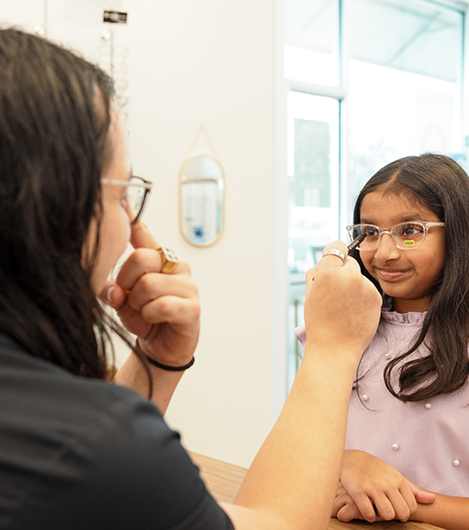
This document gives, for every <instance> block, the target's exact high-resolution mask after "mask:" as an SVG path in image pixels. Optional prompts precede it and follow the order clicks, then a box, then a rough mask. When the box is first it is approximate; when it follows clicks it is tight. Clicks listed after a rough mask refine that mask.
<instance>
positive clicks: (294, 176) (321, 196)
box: [288, 92, 339, 383]
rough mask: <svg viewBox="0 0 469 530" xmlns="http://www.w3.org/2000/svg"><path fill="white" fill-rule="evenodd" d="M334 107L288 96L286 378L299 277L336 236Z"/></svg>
mask: <svg viewBox="0 0 469 530" xmlns="http://www.w3.org/2000/svg"><path fill="white" fill-rule="evenodd" d="M338 161H339V101H338V100H337V99H334V98H328V97H321V96H311V95H309V94H302V93H299V92H290V93H289V95H288V178H289V183H290V197H289V228H288V236H289V247H288V264H289V269H290V279H289V308H288V319H289V322H288V331H289V335H288V362H289V366H288V376H289V381H290V383H291V381H292V378H293V377H294V374H295V373H296V369H297V361H298V353H299V352H300V351H301V348H299V349H298V343H297V341H296V338H295V336H294V334H293V328H294V327H296V326H298V325H300V324H302V323H303V299H304V292H305V273H306V271H307V270H308V269H310V268H311V267H312V266H313V265H314V264H315V263H316V261H317V260H318V259H319V258H320V255H321V251H322V249H323V247H324V245H326V244H327V243H329V242H330V241H331V240H334V239H337V237H338V233H339V162H338Z"/></svg>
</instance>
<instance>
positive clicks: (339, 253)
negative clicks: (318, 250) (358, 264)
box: [322, 248, 345, 262]
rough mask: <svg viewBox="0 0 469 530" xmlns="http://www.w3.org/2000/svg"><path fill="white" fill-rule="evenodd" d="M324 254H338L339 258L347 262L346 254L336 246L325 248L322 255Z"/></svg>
mask: <svg viewBox="0 0 469 530" xmlns="http://www.w3.org/2000/svg"><path fill="white" fill-rule="evenodd" d="M324 256H337V257H338V258H340V259H341V260H342V261H343V262H345V254H344V253H343V252H342V251H340V250H338V249H336V248H328V249H326V250H323V251H322V257H324Z"/></svg>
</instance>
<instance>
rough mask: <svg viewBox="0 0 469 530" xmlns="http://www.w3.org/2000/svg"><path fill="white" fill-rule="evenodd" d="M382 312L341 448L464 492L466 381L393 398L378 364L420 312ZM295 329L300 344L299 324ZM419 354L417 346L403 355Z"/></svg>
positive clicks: (468, 458)
mask: <svg viewBox="0 0 469 530" xmlns="http://www.w3.org/2000/svg"><path fill="white" fill-rule="evenodd" d="M382 316H383V318H382V319H381V323H380V325H379V328H378V332H377V334H376V335H375V337H374V338H373V340H372V342H371V344H370V346H369V347H368V349H367V350H366V352H365V354H364V355H363V359H362V361H361V364H360V367H359V370H358V374H359V376H362V375H363V378H362V379H361V380H360V381H359V383H358V393H357V392H356V391H355V390H354V391H353V392H352V396H351V399H350V407H349V414H348V424H347V438H346V442H345V448H346V449H360V450H362V451H366V452H368V453H371V454H372V455H375V456H377V457H378V458H380V459H382V460H384V461H385V462H388V463H389V464H391V465H392V466H393V467H395V468H396V469H397V470H398V471H399V472H401V473H402V474H403V475H404V476H405V477H406V478H408V479H409V480H410V481H412V482H413V483H414V484H416V485H417V486H419V487H421V488H424V489H428V490H430V491H434V492H437V493H442V494H445V495H452V496H460V497H469V387H468V384H467V382H466V384H465V385H464V386H463V387H462V388H461V389H460V390H458V391H457V392H454V393H452V394H448V395H440V396H437V397H434V398H431V399H429V400H428V401H426V402H421V401H420V402H409V403H404V402H402V401H400V400H398V399H397V398H395V397H393V396H392V394H390V392H389V391H388V390H387V388H386V386H385V384H384V378H383V371H384V367H385V366H386V364H387V363H388V362H389V361H390V360H391V359H393V358H394V357H396V356H397V355H398V354H399V353H403V352H404V351H406V350H407V348H408V346H409V345H410V344H411V343H412V339H413V338H414V337H415V336H416V334H417V333H418V331H419V330H420V327H421V325H422V322H423V319H424V316H425V313H406V314H401V313H396V312H395V311H391V309H390V306H389V305H388V306H386V307H384V308H383V312H382ZM295 334H296V336H297V337H298V339H299V340H300V342H301V343H302V345H303V347H304V344H305V342H306V333H305V329H304V326H301V327H299V328H296V329H295ZM425 355H428V350H427V349H426V348H425V347H424V346H421V347H420V348H419V349H418V350H417V352H415V353H414V354H412V355H411V356H410V357H408V358H407V359H406V360H407V361H408V360H410V359H414V358H416V357H419V356H425ZM394 388H396V386H395V385H394ZM359 396H361V401H360V398H359Z"/></svg>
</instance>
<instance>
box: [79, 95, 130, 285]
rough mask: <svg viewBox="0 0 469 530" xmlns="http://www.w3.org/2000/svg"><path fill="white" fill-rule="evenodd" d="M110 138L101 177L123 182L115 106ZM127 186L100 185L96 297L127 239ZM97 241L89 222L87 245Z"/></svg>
mask: <svg viewBox="0 0 469 530" xmlns="http://www.w3.org/2000/svg"><path fill="white" fill-rule="evenodd" d="M108 134H109V137H110V142H111V149H112V159H111V163H110V164H109V167H108V168H107V170H106V171H105V173H104V174H103V175H102V178H109V179H113V180H122V182H126V181H127V180H128V179H129V178H130V175H131V165H130V158H129V152H128V147H127V140H126V136H125V132H124V128H123V126H122V122H121V120H120V117H119V113H118V111H117V109H116V107H115V106H114V105H113V106H112V108H111V125H110V127H109V133H108ZM126 196H127V187H126V186H119V185H113V184H103V185H102V205H103V212H102V218H101V224H100V232H99V252H98V257H97V260H96V263H95V266H94V269H93V272H92V274H91V285H92V286H93V290H94V292H95V293H96V294H99V293H100V292H101V291H102V289H103V287H104V286H105V284H106V280H107V278H108V276H109V274H110V272H111V270H112V268H113V267H114V265H115V263H116V262H117V260H118V259H119V257H120V256H121V255H122V253H123V252H124V250H125V248H126V246H127V243H128V242H129V239H130V218H129V214H128V210H127V203H126V200H125V199H126ZM95 240H96V222H95V220H93V221H92V223H91V226H90V230H89V237H88V241H89V245H93V244H94V242H95Z"/></svg>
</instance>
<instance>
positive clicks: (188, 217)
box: [179, 155, 225, 247]
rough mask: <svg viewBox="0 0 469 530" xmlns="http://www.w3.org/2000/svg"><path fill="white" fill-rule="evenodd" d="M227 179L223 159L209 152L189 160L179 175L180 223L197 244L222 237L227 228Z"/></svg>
mask: <svg viewBox="0 0 469 530" xmlns="http://www.w3.org/2000/svg"><path fill="white" fill-rule="evenodd" d="M224 191H225V181H224V173H223V168H222V167H221V164H220V162H219V161H218V160H217V159H216V158H214V157H213V156H209V155H198V156H194V157H192V158H189V159H188V160H186V161H185V162H184V164H183V166H182V169H181V174H180V177H179V192H180V197H179V199H180V226H181V232H182V235H183V236H184V239H185V240H186V241H188V242H189V243H191V244H192V245H195V246H197V247H208V246H209V245H213V244H214V243H215V242H216V241H218V240H219V239H220V237H221V235H222V233H223V228H224V208H223V204H224Z"/></svg>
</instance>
